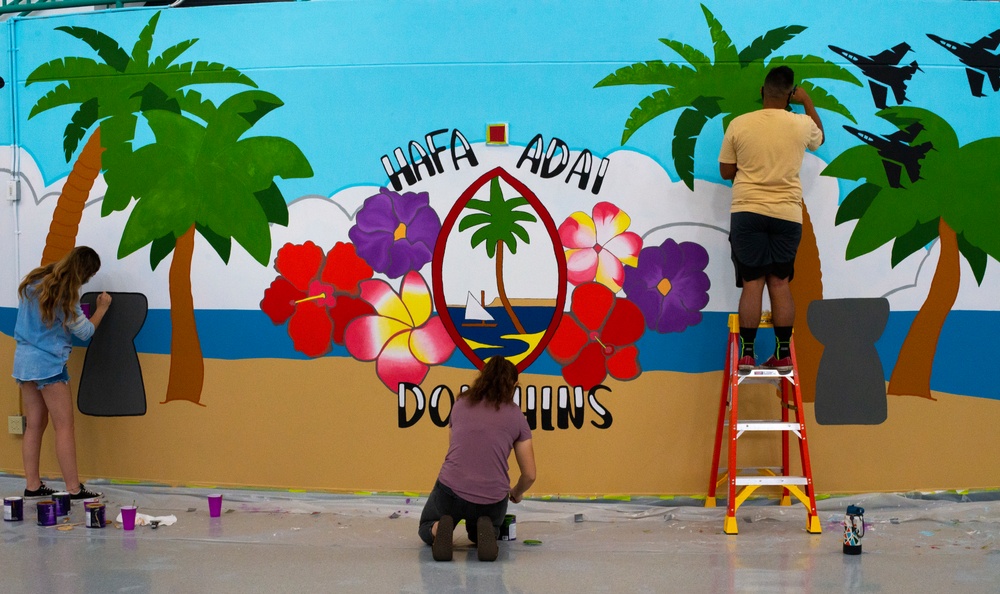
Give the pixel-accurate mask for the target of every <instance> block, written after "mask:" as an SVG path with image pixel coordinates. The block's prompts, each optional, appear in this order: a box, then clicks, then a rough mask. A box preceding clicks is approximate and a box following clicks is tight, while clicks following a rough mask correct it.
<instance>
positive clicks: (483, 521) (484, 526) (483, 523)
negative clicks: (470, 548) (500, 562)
mask: <svg viewBox="0 0 1000 594" xmlns="http://www.w3.org/2000/svg"><path fill="white" fill-rule="evenodd" d="M476 550H477V552H478V553H479V560H480V561H496V560H497V555H498V554H499V553H500V549H499V548H498V547H497V533H496V531H495V530H494V529H493V520H491V519H489V518H488V517H486V516H480V518H479V520H477V521H476Z"/></svg>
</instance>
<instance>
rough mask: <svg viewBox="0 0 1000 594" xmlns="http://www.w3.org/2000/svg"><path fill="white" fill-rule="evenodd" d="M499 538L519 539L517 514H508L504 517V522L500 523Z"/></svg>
mask: <svg viewBox="0 0 1000 594" xmlns="http://www.w3.org/2000/svg"><path fill="white" fill-rule="evenodd" d="M497 540H517V516H515V515H513V514H507V515H506V516H504V517H503V524H501V525H500V534H499V538H498V539H497Z"/></svg>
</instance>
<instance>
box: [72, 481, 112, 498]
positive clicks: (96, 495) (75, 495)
mask: <svg viewBox="0 0 1000 594" xmlns="http://www.w3.org/2000/svg"><path fill="white" fill-rule="evenodd" d="M102 495H104V494H103V493H94V492H93V491H88V490H87V487H85V486H83V483H80V490H79V491H78V492H76V493H70V494H69V498H70V499H72V500H74V501H78V500H80V499H100V498H101V496H102Z"/></svg>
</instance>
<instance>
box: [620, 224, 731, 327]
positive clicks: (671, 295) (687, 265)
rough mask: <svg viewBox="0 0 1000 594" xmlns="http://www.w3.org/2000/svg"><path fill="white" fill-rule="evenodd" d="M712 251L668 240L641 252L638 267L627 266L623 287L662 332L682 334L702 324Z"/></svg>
mask: <svg viewBox="0 0 1000 594" xmlns="http://www.w3.org/2000/svg"><path fill="white" fill-rule="evenodd" d="M707 265H708V252H707V251H706V250H705V248H703V247H702V246H700V245H698V244H697V243H692V242H689V241H685V242H684V243H681V244H679V245H678V243H677V242H676V241H674V240H673V239H667V240H666V241H664V242H663V243H661V244H660V245H659V246H657V247H647V248H643V250H642V251H641V252H639V263H638V266H637V267H635V268H633V267H631V266H626V267H625V282H624V284H623V286H622V288H623V289H624V290H625V294H626V295H627V296H628V299H629V301H631V302H633V303H635V304H636V305H638V306H639V309H640V310H642V313H643V315H644V316H645V317H646V326H648V327H649V329H650V330H656V331H657V332H660V333H666V332H682V331H684V329H685V328H687V327H688V326H694V325H695V324H698V323H699V322H701V309H702V308H703V307H705V306H706V305H708V289H709V287H711V284H712V283H711V282H710V281H709V280H708V275H707V274H705V267H706V266H707Z"/></svg>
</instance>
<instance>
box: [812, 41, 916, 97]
mask: <svg viewBox="0 0 1000 594" xmlns="http://www.w3.org/2000/svg"><path fill="white" fill-rule="evenodd" d="M829 48H830V49H832V50H833V51H835V52H837V53H838V54H840V55H841V56H843V57H845V58H847V59H848V60H850V61H851V63H852V64H854V65H855V66H857V67H858V68H860V69H861V73H862V74H864V75H865V76H867V77H868V86H869V87H870V88H871V90H872V99H874V100H875V107H877V108H879V109H885V108H886V103H885V99H886V95H887V94H888V90H889V89H892V94H893V96H894V97H895V98H896V105H900V104H902V103H903V102H904V101H906V100H907V99H906V81H908V80H910V78H911V77H912V76H913V73H914V72H916V71H917V70H920V66H918V65H917V61H916V60H914V61H912V62H910V64H909V66H899V65H898V64H899V61H900V60H902V59H903V56H904V55H905V54H906V52H908V51H910V45H909V44H907V43H900V44H899V45H897V46H895V47H893V48H891V49H887V50H885V51H884V52H880V53H877V54H875V55H874V56H862V55H860V54H855V53H854V52H850V51H847V50H845V49H841V48H839V47H837V46H835V45H831V46H829ZM920 71H921V72H923V70H920Z"/></svg>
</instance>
